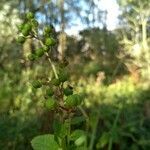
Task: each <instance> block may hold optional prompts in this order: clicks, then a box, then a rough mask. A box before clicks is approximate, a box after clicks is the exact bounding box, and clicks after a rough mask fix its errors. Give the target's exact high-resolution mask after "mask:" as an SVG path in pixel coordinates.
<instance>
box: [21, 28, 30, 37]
mask: <svg viewBox="0 0 150 150" xmlns="http://www.w3.org/2000/svg"><path fill="white" fill-rule="evenodd" d="M29 33H30V31H29V30H28V29H23V30H22V34H23V35H24V36H28V35H29Z"/></svg>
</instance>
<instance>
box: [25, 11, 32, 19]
mask: <svg viewBox="0 0 150 150" xmlns="http://www.w3.org/2000/svg"><path fill="white" fill-rule="evenodd" d="M26 18H27V19H29V20H30V19H33V18H34V14H33V13H32V12H28V13H27V14H26Z"/></svg>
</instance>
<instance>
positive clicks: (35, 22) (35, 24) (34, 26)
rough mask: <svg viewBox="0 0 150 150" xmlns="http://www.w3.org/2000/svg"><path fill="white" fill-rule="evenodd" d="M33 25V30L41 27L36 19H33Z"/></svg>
mask: <svg viewBox="0 0 150 150" xmlns="http://www.w3.org/2000/svg"><path fill="white" fill-rule="evenodd" d="M31 24H32V27H33V28H37V27H38V25H39V23H38V22H37V20H35V19H32V21H31Z"/></svg>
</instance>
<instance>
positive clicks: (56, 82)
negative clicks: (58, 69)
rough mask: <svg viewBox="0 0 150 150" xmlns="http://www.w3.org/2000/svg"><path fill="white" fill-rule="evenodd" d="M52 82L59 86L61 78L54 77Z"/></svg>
mask: <svg viewBox="0 0 150 150" xmlns="http://www.w3.org/2000/svg"><path fill="white" fill-rule="evenodd" d="M51 82H52V84H53V85H55V86H58V85H59V84H60V80H59V79H53V80H52V81H51Z"/></svg>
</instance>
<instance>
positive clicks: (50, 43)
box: [45, 38, 56, 46]
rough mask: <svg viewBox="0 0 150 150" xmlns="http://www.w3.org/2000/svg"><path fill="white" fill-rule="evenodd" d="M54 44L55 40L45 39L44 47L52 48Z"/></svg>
mask: <svg viewBox="0 0 150 150" xmlns="http://www.w3.org/2000/svg"><path fill="white" fill-rule="evenodd" d="M55 44H56V41H55V39H53V38H46V40H45V45H46V46H54V45H55Z"/></svg>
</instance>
